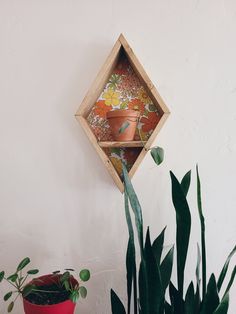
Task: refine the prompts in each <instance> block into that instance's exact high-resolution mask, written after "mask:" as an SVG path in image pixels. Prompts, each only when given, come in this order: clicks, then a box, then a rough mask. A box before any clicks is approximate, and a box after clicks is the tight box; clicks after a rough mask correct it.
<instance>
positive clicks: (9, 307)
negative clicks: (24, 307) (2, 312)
mask: <svg viewBox="0 0 236 314" xmlns="http://www.w3.org/2000/svg"><path fill="white" fill-rule="evenodd" d="M13 307H14V302H13V301H12V302H11V303H10V304H9V305H8V308H7V312H8V313H10V312H11V311H12V310H13Z"/></svg>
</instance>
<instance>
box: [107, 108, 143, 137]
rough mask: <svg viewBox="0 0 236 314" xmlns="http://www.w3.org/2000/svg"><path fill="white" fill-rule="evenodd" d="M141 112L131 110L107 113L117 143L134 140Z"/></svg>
mask: <svg viewBox="0 0 236 314" xmlns="http://www.w3.org/2000/svg"><path fill="white" fill-rule="evenodd" d="M139 116H140V112H139V111H137V110H130V109H116V110H111V111H109V112H108V113H107V120H108V122H109V125H110V128H111V133H112V136H113V138H114V140H115V141H132V140H133V139H134V135H135V130H136V127H137V123H138V119H139Z"/></svg>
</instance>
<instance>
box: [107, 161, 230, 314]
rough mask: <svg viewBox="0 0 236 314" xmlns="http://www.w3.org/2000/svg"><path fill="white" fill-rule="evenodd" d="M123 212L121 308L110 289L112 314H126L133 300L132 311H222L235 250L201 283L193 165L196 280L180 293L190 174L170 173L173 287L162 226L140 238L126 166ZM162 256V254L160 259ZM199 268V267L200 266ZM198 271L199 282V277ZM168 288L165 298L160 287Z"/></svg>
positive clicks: (201, 252)
mask: <svg viewBox="0 0 236 314" xmlns="http://www.w3.org/2000/svg"><path fill="white" fill-rule="evenodd" d="M123 176H124V185H125V193H124V201H125V215H126V221H127V225H128V231H129V241H128V247H127V253H126V269H127V277H126V278H127V301H128V302H127V307H126V309H125V306H124V305H123V303H122V301H121V300H120V298H119V297H118V296H117V294H116V293H115V292H114V291H113V290H111V308H112V314H130V313H131V303H133V311H132V313H134V314H137V313H139V314H164V313H165V314H226V313H228V307H229V291H230V288H231V286H232V284H233V282H234V279H235V275H236V266H235V267H234V268H233V271H232V274H231V277H230V279H229V281H228V284H227V285H226V288H225V291H224V292H223V293H222V284H223V282H224V281H225V278H226V273H227V271H228V267H229V263H230V260H231V258H232V256H233V255H234V254H235V252H236V246H235V247H234V248H233V250H232V251H231V253H230V254H229V256H228V258H227V260H226V262H225V264H224V266H223V268H222V270H221V272H220V275H219V276H217V277H216V276H215V275H214V274H213V273H212V274H211V276H210V278H209V281H208V282H207V273H206V245H205V219H204V216H203V211H202V201H201V184H200V178H199V174H198V168H197V204H198V213H199V218H200V223H201V249H200V248H198V258H197V261H196V284H195V285H194V283H193V282H191V283H190V284H189V285H188V287H187V291H186V293H184V283H185V280H184V279H185V265H186V258H187V253H188V247H189V238H190V232H191V212H190V209H189V204H188V201H187V194H188V190H189V187H190V181H191V172H190V171H189V172H187V173H186V175H185V176H184V177H183V179H182V180H181V181H180V182H179V181H178V179H177V178H176V176H175V175H174V174H173V173H172V172H171V173H170V176H171V185H172V201H173V205H174V208H175V212H176V259H177V286H175V285H174V284H173V283H172V281H171V273H172V265H173V256H174V255H173V253H174V252H173V248H171V249H170V250H169V252H168V253H167V254H166V255H165V256H164V257H162V255H163V254H162V252H163V243H164V234H165V228H164V230H163V231H162V232H161V234H160V235H159V236H158V237H157V238H156V239H155V240H154V241H153V242H151V239H150V233H149V229H148V230H147V233H146V239H145V241H144V238H143V219H142V209H141V206H140V203H139V200H138V197H137V195H136V193H135V191H134V189H133V186H132V184H131V181H130V179H129V176H128V173H127V170H126V168H125V167H123ZM130 206H131V208H132V211H133V213H134V218H135V227H136V230H137V232H136V234H137V236H138V244H139V250H140V266H139V271H138V273H137V267H136V248H135V241H134V235H135V233H134V227H133V223H132V217H131V213H130V208H129V207H130ZM161 257H162V258H161ZM200 268H201V270H200ZM200 274H201V275H202V280H201V279H200ZM167 288H168V290H169V299H167V298H166V290H167Z"/></svg>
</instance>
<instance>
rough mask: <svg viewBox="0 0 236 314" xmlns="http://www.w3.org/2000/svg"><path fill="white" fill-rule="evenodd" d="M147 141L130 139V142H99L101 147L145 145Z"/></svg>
mask: <svg viewBox="0 0 236 314" xmlns="http://www.w3.org/2000/svg"><path fill="white" fill-rule="evenodd" d="M146 143H147V142H146V141H145V142H142V141H130V142H109V141H108V142H98V145H99V146H100V147H144V146H145V145H146Z"/></svg>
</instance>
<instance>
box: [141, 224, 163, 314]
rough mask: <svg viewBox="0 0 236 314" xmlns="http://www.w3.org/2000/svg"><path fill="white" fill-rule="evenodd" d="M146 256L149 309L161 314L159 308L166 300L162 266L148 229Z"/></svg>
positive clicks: (151, 311)
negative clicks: (161, 271) (159, 264)
mask: <svg viewBox="0 0 236 314" xmlns="http://www.w3.org/2000/svg"><path fill="white" fill-rule="evenodd" d="M144 258H145V263H146V275H147V282H148V290H147V292H148V303H149V311H150V313H152V314H159V309H160V307H161V304H162V302H164V292H163V287H162V282H161V274H160V268H159V266H158V265H157V264H156V260H155V257H154V254H153V251H152V246H151V240H150V232H149V228H148V229H147V235H146V241H145V252H144Z"/></svg>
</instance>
